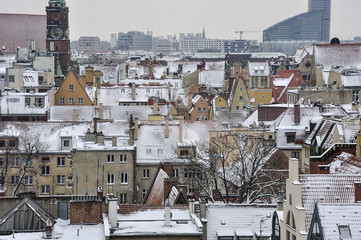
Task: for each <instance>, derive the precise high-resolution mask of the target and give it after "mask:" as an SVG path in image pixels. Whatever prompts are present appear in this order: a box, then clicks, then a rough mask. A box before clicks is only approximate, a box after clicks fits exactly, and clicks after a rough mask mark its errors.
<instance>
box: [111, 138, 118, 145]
mask: <svg viewBox="0 0 361 240" xmlns="http://www.w3.org/2000/svg"><path fill="white" fill-rule="evenodd" d="M117 145H118V144H117V137H116V136H113V137H112V146H113V147H116V146H117Z"/></svg>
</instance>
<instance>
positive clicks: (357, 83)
mask: <svg viewBox="0 0 361 240" xmlns="http://www.w3.org/2000/svg"><path fill="white" fill-rule="evenodd" d="M341 82H342V86H344V87H346V88H352V87H358V88H359V87H361V75H353V76H349V75H341Z"/></svg>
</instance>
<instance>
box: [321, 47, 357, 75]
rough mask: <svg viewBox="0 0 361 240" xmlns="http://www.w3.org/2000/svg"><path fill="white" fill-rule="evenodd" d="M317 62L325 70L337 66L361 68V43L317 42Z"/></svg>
mask: <svg viewBox="0 0 361 240" xmlns="http://www.w3.org/2000/svg"><path fill="white" fill-rule="evenodd" d="M315 64H316V66H323V71H330V70H331V69H332V67H336V66H340V67H345V68H351V67H357V68H361V44H316V45H315ZM327 79H328V78H327Z"/></svg>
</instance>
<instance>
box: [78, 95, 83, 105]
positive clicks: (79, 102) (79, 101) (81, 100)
mask: <svg viewBox="0 0 361 240" xmlns="http://www.w3.org/2000/svg"><path fill="white" fill-rule="evenodd" d="M78 104H79V105H83V104H84V98H82V97H79V98H78Z"/></svg>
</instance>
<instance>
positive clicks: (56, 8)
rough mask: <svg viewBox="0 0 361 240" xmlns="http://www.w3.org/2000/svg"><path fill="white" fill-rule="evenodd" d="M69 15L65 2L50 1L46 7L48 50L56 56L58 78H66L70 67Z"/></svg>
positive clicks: (56, 74)
mask: <svg viewBox="0 0 361 240" xmlns="http://www.w3.org/2000/svg"><path fill="white" fill-rule="evenodd" d="M68 14H69V8H68V7H67V6H66V3H65V0H50V1H49V6H47V7H46V18H47V21H46V50H47V52H49V53H52V54H53V55H54V60H55V62H54V68H55V70H56V71H55V73H54V75H55V77H56V78H57V77H58V78H59V77H61V76H62V77H64V75H66V74H67V73H68V71H69V67H70V39H69V21H68ZM60 70H61V71H60ZM57 85H58V84H57Z"/></svg>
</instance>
